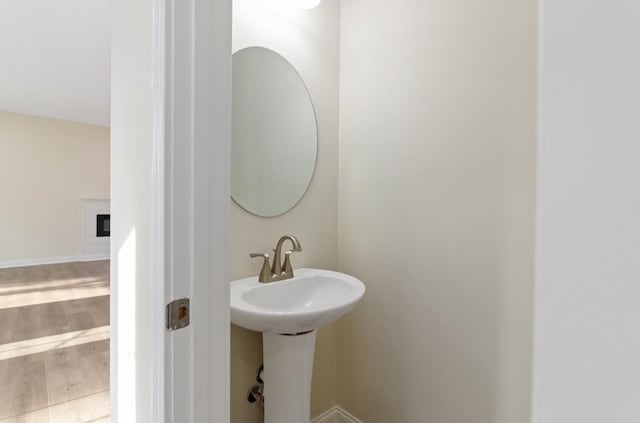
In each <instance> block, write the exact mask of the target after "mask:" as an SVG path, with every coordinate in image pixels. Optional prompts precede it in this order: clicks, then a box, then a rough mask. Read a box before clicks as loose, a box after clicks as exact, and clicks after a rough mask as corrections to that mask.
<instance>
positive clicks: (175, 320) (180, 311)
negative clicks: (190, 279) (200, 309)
mask: <svg viewBox="0 0 640 423" xmlns="http://www.w3.org/2000/svg"><path fill="white" fill-rule="evenodd" d="M189 323H190V312H189V299H188V298H180V299H177V300H173V301H171V302H170V303H169V304H167V329H169V330H178V329H184V328H186V327H187V326H189Z"/></svg>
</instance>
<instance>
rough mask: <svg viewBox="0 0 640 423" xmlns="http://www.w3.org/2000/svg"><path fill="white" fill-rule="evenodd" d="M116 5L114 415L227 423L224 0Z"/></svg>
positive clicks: (227, 59) (125, 420)
mask: <svg viewBox="0 0 640 423" xmlns="http://www.w3.org/2000/svg"><path fill="white" fill-rule="evenodd" d="M113 3H114V4H113V9H112V13H113V36H112V215H113V221H114V228H113V231H112V252H111V256H112V324H111V326H112V349H111V352H112V354H111V357H112V359H111V361H112V372H111V373H112V379H111V387H112V393H111V400H112V421H113V422H118V423H130V422H139V423H147V422H148V423H178V422H179V423H204V422H213V423H227V422H228V421H229V411H228V410H229V292H228V288H229V284H228V277H227V214H228V206H229V204H228V203H229V188H228V187H229V176H228V173H229V164H228V162H229V160H228V151H229V139H230V110H231V104H230V98H231V97H230V91H231V80H230V78H231V1H230V0H180V1H178V0H147V1H140V2H130V1H128V0H114V2H113ZM178 298H189V299H190V324H189V325H188V326H186V327H184V328H182V329H178V330H175V331H169V330H168V329H167V328H166V322H165V315H166V311H165V306H166V304H168V303H169V302H170V301H172V300H173V299H178Z"/></svg>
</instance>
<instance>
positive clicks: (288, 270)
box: [282, 250, 296, 278]
mask: <svg viewBox="0 0 640 423" xmlns="http://www.w3.org/2000/svg"><path fill="white" fill-rule="evenodd" d="M295 251H296V250H291V251H286V252H285V253H284V264H283V265H282V271H283V272H284V273H285V274H286V275H287V277H290V278H292V277H293V266H292V265H291V254H292V253H293V252H295Z"/></svg>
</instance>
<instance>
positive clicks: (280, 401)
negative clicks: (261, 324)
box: [262, 331, 316, 423]
mask: <svg viewBox="0 0 640 423" xmlns="http://www.w3.org/2000/svg"><path fill="white" fill-rule="evenodd" d="M262 342H263V352H264V421H265V423H309V422H310V421H311V417H310V413H311V376H312V373H313V354H314V351H315V346H316V331H313V332H310V333H307V334H304V335H298V336H288V335H277V334H272V333H263V334H262Z"/></svg>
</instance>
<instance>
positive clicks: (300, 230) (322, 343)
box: [230, 0, 339, 423]
mask: <svg viewBox="0 0 640 423" xmlns="http://www.w3.org/2000/svg"><path fill="white" fill-rule="evenodd" d="M285 4H286V3H285V2H265V1H264V0H236V1H234V10H233V14H234V22H233V45H234V51H237V50H239V49H241V48H244V47H248V46H263V47H267V48H271V49H273V50H275V51H277V52H278V53H280V54H281V55H283V56H284V57H285V58H286V59H287V60H289V61H290V62H291V63H292V64H293V66H294V67H295V68H296V69H297V70H298V71H299V72H300V75H301V76H302V78H303V79H304V81H305V83H306V84H307V87H308V89H309V91H310V93H311V97H312V100H313V104H314V107H315V109H316V115H317V119H318V130H319V131H318V132H319V154H318V163H317V167H316V173H315V176H314V178H313V181H312V182H311V187H310V189H309V192H308V193H307V194H306V196H305V197H304V199H303V200H302V202H300V203H299V204H298V205H297V206H296V207H295V208H294V209H293V210H292V211H290V212H289V213H287V214H285V215H284V216H280V217H276V218H268V219H265V218H259V217H255V216H253V215H250V214H249V213H247V212H245V211H244V210H242V209H240V208H239V207H238V206H237V205H236V204H235V203H233V204H232V207H231V229H230V237H231V253H230V254H231V268H230V270H231V277H232V279H237V278H241V277H247V276H251V275H256V274H257V273H258V271H259V269H260V263H259V262H258V261H252V260H251V259H250V258H249V253H252V252H268V251H271V249H272V248H273V247H274V246H275V243H276V241H277V240H278V238H279V237H280V236H281V235H283V234H285V233H291V234H294V235H296V236H297V237H298V238H299V239H300V242H301V244H302V247H303V251H302V252H301V253H298V254H296V255H295V256H294V257H293V262H294V266H296V267H302V266H306V267H319V268H325V269H335V268H336V264H337V251H336V249H337V248H336V247H337V190H338V179H337V178H338V169H337V166H338V84H339V81H338V71H339V63H338V59H339V53H338V49H339V39H338V37H339V2H338V1H337V0H325V1H323V2H322V4H321V5H320V6H319V7H317V8H315V9H313V10H309V11H300V10H296V9H293V8H291V7H290V6H285ZM336 336H337V329H336V327H335V325H334V326H330V327H327V328H323V329H322V330H320V331H319V333H318V340H317V348H316V360H315V367H316V370H317V371H316V372H314V375H313V387H312V414H313V415H316V414H319V413H321V412H323V411H325V410H327V409H328V408H330V407H332V406H333V405H335V403H336V379H337V370H336V369H337V349H336ZM261 362H262V341H261V337H260V334H258V333H255V332H250V331H247V330H244V329H241V328H238V327H235V326H234V327H232V331H231V421H232V423H253V422H260V421H262V417H261V410H260V408H259V407H257V406H255V405H252V404H249V403H248V402H247V401H246V394H247V390H248V388H249V387H250V386H251V385H252V384H254V383H255V371H256V368H257V367H258V366H259V365H260V363H261Z"/></svg>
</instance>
